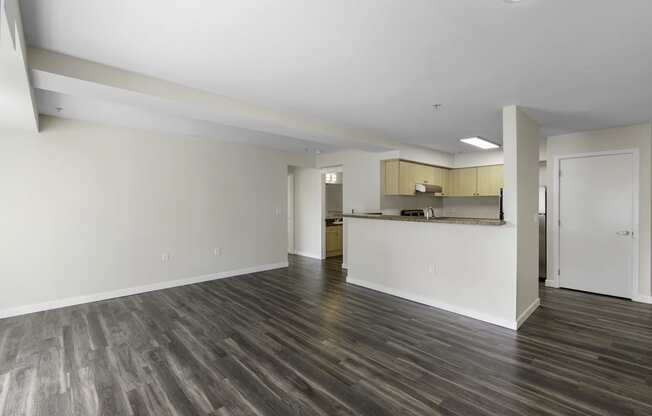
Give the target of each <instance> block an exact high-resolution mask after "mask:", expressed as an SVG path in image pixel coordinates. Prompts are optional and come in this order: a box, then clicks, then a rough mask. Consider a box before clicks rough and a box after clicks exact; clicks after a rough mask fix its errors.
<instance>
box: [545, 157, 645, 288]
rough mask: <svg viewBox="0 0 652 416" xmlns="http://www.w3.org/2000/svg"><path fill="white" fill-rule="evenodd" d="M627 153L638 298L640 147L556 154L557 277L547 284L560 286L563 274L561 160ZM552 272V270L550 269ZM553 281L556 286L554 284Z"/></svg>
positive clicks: (634, 280) (634, 285)
mask: <svg viewBox="0 0 652 416" xmlns="http://www.w3.org/2000/svg"><path fill="white" fill-rule="evenodd" d="M625 154H631V155H632V170H633V172H632V175H633V178H632V182H633V183H632V188H633V196H632V229H633V231H634V243H633V245H634V247H633V253H632V282H631V283H632V285H631V288H632V297H631V299H632V300H636V298H637V297H638V296H640V295H639V293H638V279H639V255H640V250H641V247H640V239H639V238H640V237H639V235H640V229H639V196H640V195H639V194H640V191H641V189H640V183H639V181H640V179H639V178H640V158H639V151H638V149H623V150H609V151H604V152H590V153H575V154H568V155H561V156H555V158H554V167H553V169H554V170H553V175H554V178H553V181H552V185H553V188H552V197H553V200H552V205H554V209H553V210H552V234H553V235H552V244H553V252H554V253H555V255H554V260H553V263H552V266H553V270H552V271H553V272H554V274H555V275H556V278H555V279H554V280H553V281H552V282H551V283H550V285H549V284H548V280H546V286H551V287H560V286H561V276H560V275H558V274H557V271H558V270H560V258H561V252H560V245H561V244H560V241H559V240H560V238H561V234H560V232H559V215H560V204H561V201H560V198H559V187H560V183H559V182H560V177H559V169H560V165H561V161H562V160H564V159H577V158H584V157H596V156H611V155H625ZM548 272H550V271H548ZM553 282H554V284H555V286H553Z"/></svg>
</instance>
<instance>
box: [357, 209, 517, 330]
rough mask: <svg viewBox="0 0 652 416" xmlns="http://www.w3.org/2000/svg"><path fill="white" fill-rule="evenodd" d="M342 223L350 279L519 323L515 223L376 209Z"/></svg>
mask: <svg viewBox="0 0 652 416" xmlns="http://www.w3.org/2000/svg"><path fill="white" fill-rule="evenodd" d="M344 222H345V234H346V237H345V239H346V244H347V252H348V253H347V266H348V276H347V282H348V283H351V284H354V285H358V286H363V287H366V288H368V289H373V290H376V291H380V292H384V293H387V294H390V295H394V296H398V297H401V298H405V299H409V300H412V301H415V302H419V303H422V304H426V305H430V306H434V307H437V308H440V309H445V310H448V311H451V312H454V313H457V314H461V315H465V316H468V317H471V318H475V319H480V320H483V321H486V322H490V323H493V324H496V325H500V326H503V327H507V328H512V329H513V328H516V326H517V323H516V321H515V319H514V311H515V308H516V305H515V298H516V281H515V279H514V278H513V277H514V276H515V274H516V270H515V267H516V266H515V262H514V261H513V258H514V253H513V250H514V247H515V239H516V233H515V227H514V226H513V225H512V224H509V223H506V222H505V221H502V220H496V219H477V218H450V217H448V218H430V219H425V218H424V217H405V216H397V215H373V214H344Z"/></svg>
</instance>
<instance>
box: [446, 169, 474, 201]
mask: <svg viewBox="0 0 652 416" xmlns="http://www.w3.org/2000/svg"><path fill="white" fill-rule="evenodd" d="M477 182H478V170H477V168H463V169H453V170H452V171H451V185H452V186H451V188H452V189H451V193H450V196H475V195H476V193H477V189H478V187H477Z"/></svg>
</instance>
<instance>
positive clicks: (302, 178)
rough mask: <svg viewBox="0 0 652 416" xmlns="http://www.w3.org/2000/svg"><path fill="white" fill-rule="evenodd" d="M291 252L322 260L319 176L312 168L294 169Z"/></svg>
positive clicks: (321, 214) (321, 182) (321, 215)
mask: <svg viewBox="0 0 652 416" xmlns="http://www.w3.org/2000/svg"><path fill="white" fill-rule="evenodd" d="M293 173H294V252H295V253H296V254H299V255H301V256H307V257H313V258H318V259H321V258H322V257H323V256H322V243H323V235H322V231H323V228H324V224H323V219H324V215H323V212H322V208H323V204H322V201H323V198H324V192H325V191H324V184H323V180H322V173H321V171H320V170H319V169H314V168H294V170H293Z"/></svg>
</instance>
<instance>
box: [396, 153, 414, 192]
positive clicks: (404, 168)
mask: <svg viewBox="0 0 652 416" xmlns="http://www.w3.org/2000/svg"><path fill="white" fill-rule="evenodd" d="M398 163H399V169H398V195H414V185H415V184H416V179H415V177H416V172H415V171H416V169H415V168H414V163H410V162H405V161H403V160H400V161H399V162H398Z"/></svg>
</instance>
